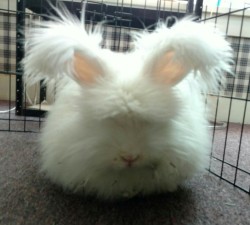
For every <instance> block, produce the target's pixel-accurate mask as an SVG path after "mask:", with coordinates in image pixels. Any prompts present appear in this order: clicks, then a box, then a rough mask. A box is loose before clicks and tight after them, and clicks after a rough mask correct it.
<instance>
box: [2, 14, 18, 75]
mask: <svg viewBox="0 0 250 225" xmlns="http://www.w3.org/2000/svg"><path fill="white" fill-rule="evenodd" d="M0 70H1V71H6V72H9V71H15V70H16V15H15V14H11V13H5V12H0Z"/></svg>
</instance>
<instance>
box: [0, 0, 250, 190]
mask: <svg viewBox="0 0 250 225" xmlns="http://www.w3.org/2000/svg"><path fill="white" fill-rule="evenodd" d="M50 2H51V3H52V4H54V5H56V4H57V3H58V2H59V1H52V0H51V1H50ZM61 2H63V4H64V5H65V6H66V7H67V8H68V10H69V11H70V12H71V13H72V14H75V15H76V16H78V17H79V16H80V15H81V13H82V4H83V3H84V2H83V1H81V0H64V1H61ZM85 2H87V4H86V13H85V16H86V23H89V22H91V23H94V24H95V23H98V22H100V21H102V20H105V21H107V22H106V23H105V25H104V34H103V35H104V46H105V47H108V48H110V49H112V50H113V51H127V50H129V49H130V47H131V46H130V36H129V35H128V33H129V32H130V31H131V30H141V29H145V28H148V29H154V26H155V24H156V22H157V21H158V20H164V21H167V23H168V26H171V25H173V23H174V21H175V18H182V17H184V16H187V15H194V16H195V18H196V20H197V22H200V23H207V22H209V23H211V24H213V25H214V26H215V27H218V28H219V29H221V30H222V31H223V32H224V33H225V34H226V36H227V39H228V41H229V42H230V43H231V45H232V48H233V50H234V56H235V64H234V66H233V70H234V73H235V76H234V77H233V76H231V75H229V74H226V77H227V79H226V85H225V86H224V87H223V88H221V90H220V92H219V93H217V94H214V93H213V94H210V95H208V96H207V97H206V101H207V104H208V105H210V106H211V108H212V110H211V111H209V113H208V115H207V116H208V119H209V121H210V129H211V132H212V140H211V142H212V143H213V145H212V146H213V147H212V150H211V160H210V165H209V168H208V170H209V171H210V172H211V173H212V174H214V175H216V176H218V177H220V178H221V179H223V180H225V181H227V182H229V183H231V184H232V185H234V186H236V187H238V188H240V189H241V190H243V191H245V192H247V193H249V194H250V104H249V101H250V84H249V82H250V30H249V29H248V27H247V24H249V22H250V10H249V9H250V7H249V6H248V5H247V4H239V2H238V3H237V4H236V5H234V4H232V3H231V4H227V5H219V4H217V5H216V4H215V5H212V4H210V5H206V4H205V1H204V2H203V0H197V1H194V0H188V1H177V0H176V1H175V0H168V1H167V0H151V1H150V0H95V1H94V0H93V1H85ZM218 3H219V1H218ZM51 14H53V9H52V7H51V5H50V4H49V3H48V1H46V0H38V1H37V0H18V1H15V0H2V1H1V3H0V29H1V30H0V42H1V43H0V48H1V55H0V67H1V68H0V131H9V132H39V131H40V128H41V126H42V123H43V122H44V121H45V115H46V113H47V112H48V111H49V109H50V105H51V104H53V101H54V96H50V94H48V92H47V89H46V87H45V86H42V85H41V84H40V83H38V84H35V85H33V86H31V87H25V85H24V83H23V80H22V75H23V69H22V66H21V64H20V62H21V60H22V58H23V56H24V54H25V52H24V42H23V40H24V39H25V32H26V30H28V28H29V27H30V26H33V25H32V23H31V21H33V20H47V19H48V15H51ZM24 28H25V29H24Z"/></svg>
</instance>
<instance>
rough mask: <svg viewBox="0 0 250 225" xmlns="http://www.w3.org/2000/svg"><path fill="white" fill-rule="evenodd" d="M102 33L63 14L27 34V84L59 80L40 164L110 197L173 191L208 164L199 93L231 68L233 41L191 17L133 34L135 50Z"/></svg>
mask: <svg viewBox="0 0 250 225" xmlns="http://www.w3.org/2000/svg"><path fill="white" fill-rule="evenodd" d="M101 30H102V29H101V26H97V29H95V31H94V32H92V33H91V32H89V33H88V32H86V31H85V27H84V24H83V23H82V22H80V21H78V20H77V19H76V18H72V17H70V16H69V14H68V13H66V16H65V15H63V13H60V19H56V20H55V21H52V22H44V23H43V24H42V26H41V27H39V28H34V29H33V30H31V32H30V35H29V37H28V38H27V43H26V56H25V59H24V61H23V65H24V69H25V81H27V82H29V83H32V82H36V81H38V80H41V79H46V81H47V83H50V82H53V81H54V80H56V79H57V80H61V85H60V86H61V87H60V90H59V91H58V96H57V100H56V102H55V104H54V105H53V108H52V110H51V112H50V113H49V116H48V118H47V122H46V124H45V127H44V129H43V132H42V137H41V166H42V170H43V171H45V172H46V174H47V175H48V177H49V178H50V179H51V180H52V181H53V182H55V183H57V184H59V185H61V186H62V187H64V188H66V189H69V190H72V191H74V192H81V193H85V194H90V195H95V196H97V197H100V198H104V199H116V198H121V197H133V196H135V195H147V194H151V193H159V192H168V191H175V190H176V189H177V187H178V185H179V184H181V182H183V181H184V180H185V179H186V178H190V177H192V176H193V175H194V174H195V173H196V172H198V171H201V170H203V169H204V168H205V167H206V165H207V162H208V156H209V150H210V137H209V131H208V130H207V127H208V126H207V122H206V119H205V112H204V103H203V102H204V101H203V98H202V95H201V92H207V91H208V90H216V89H217V86H218V85H217V83H218V81H219V80H221V78H222V76H223V74H224V72H225V71H226V72H229V71H230V64H231V62H232V50H231V48H230V45H229V44H228V42H226V41H225V40H224V38H223V36H222V35H220V34H219V33H218V32H217V33H215V32H214V30H213V29H212V28H210V27H208V26H206V25H204V24H198V23H196V22H192V21H190V20H189V19H184V20H181V21H179V22H177V23H176V24H175V25H174V26H173V27H172V28H167V27H166V26H165V25H164V24H163V23H159V25H158V27H157V28H156V29H155V31H153V32H147V31H144V32H142V33H139V34H135V35H133V37H134V43H133V45H134V48H133V49H132V50H131V51H130V52H128V53H117V52H112V51H110V50H107V49H102V48H101V47H100V43H101V42H102V31H101Z"/></svg>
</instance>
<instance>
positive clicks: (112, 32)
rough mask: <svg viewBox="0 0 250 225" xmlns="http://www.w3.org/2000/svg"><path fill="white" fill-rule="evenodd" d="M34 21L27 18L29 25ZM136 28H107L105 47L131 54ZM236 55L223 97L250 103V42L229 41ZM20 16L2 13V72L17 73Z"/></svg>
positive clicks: (0, 60)
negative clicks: (17, 40)
mask: <svg viewBox="0 0 250 225" xmlns="http://www.w3.org/2000/svg"><path fill="white" fill-rule="evenodd" d="M31 19H33V18H32V17H31V16H30V15H27V17H26V24H29V23H30V20H31ZM131 30H133V29H132V28H122V27H114V26H105V27H104V42H103V46H104V47H107V48H110V49H112V50H114V51H120V52H122V51H127V50H129V49H130V48H131V47H132V46H131V39H130V36H129V32H130V31H131ZM228 41H229V42H230V43H231V44H232V47H233V49H234V54H235V74H236V76H235V78H233V77H232V76H229V75H227V83H226V86H225V89H224V90H222V91H221V95H226V96H232V97H237V98H242V99H248V100H250V87H249V80H250V38H239V37H228ZM15 57H16V15H15V14H13V13H5V12H1V11H0V71H1V73H4V71H5V72H11V71H13V72H15V70H16V58H15Z"/></svg>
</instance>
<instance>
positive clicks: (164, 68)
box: [151, 51, 189, 86]
mask: <svg viewBox="0 0 250 225" xmlns="http://www.w3.org/2000/svg"><path fill="white" fill-rule="evenodd" d="M188 72H189V69H188V68H187V67H186V66H185V65H184V64H181V62H180V61H178V60H177V59H176V58H175V53H174V52H173V51H170V52H167V53H165V54H164V55H162V56H161V57H159V59H158V60H157V61H156V62H155V63H154V65H153V67H152V72H151V73H152V75H153V76H154V77H155V78H156V79H157V81H158V82H161V83H164V84H168V85H171V86H172V85H175V84H177V83H179V82H180V81H181V80H182V79H183V78H184V77H185V76H186V75H187V74H188Z"/></svg>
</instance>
